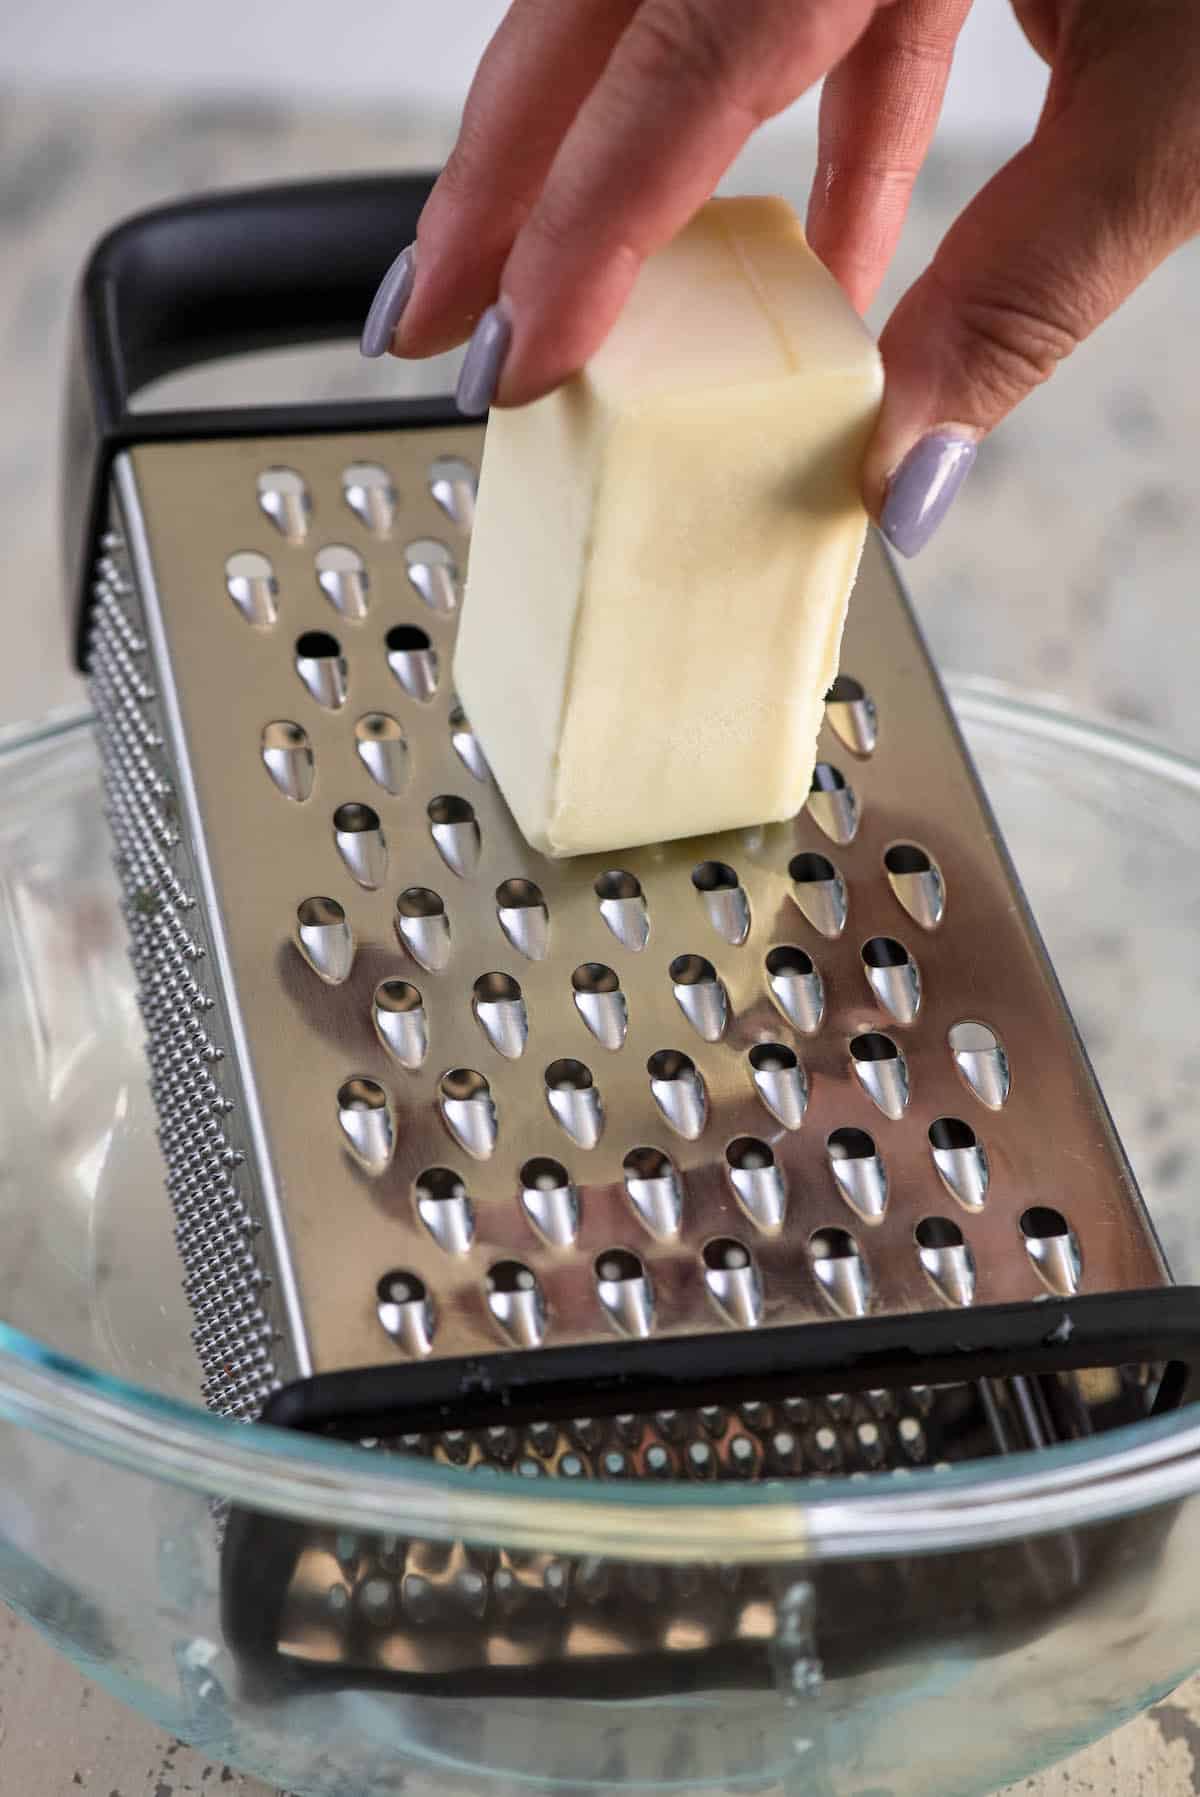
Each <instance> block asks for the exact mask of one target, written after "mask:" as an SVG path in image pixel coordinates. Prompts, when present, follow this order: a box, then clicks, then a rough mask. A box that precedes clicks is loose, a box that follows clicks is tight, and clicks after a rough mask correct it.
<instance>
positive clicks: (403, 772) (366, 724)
mask: <svg viewBox="0 0 1200 1797" xmlns="http://www.w3.org/2000/svg"><path fill="white" fill-rule="evenodd" d="M354 736H355V743H356V747H357V749H358V758H359V760H360V761H361V762H362V764H363V766H364V767H365V768H366V770H367V772H368V773H369V774H370V776H371V778H372V780H374V781H375V782H376V784H377V785H379V786H382V787H383V789H384V791H385V792H389V793H391V794H392V795H393V797H394V796H395V795H396V794H397V793H399V792H400V791H401V790H402V788H403V786H404V782H405V778H406V776H407V773H408V743H407V740H406V738H405V735H404V731H403V728H402V727H401V725H400V724H399V722H398V721H397V720H396V719H395V718H394V717H391V716H389V714H388V713H387V712H386V711H369V712H367V714H366V716H365V717H361V718H359V720H358V722H357V723H356V724H355V726H354Z"/></svg>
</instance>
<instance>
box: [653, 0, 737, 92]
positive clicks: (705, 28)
mask: <svg viewBox="0 0 1200 1797" xmlns="http://www.w3.org/2000/svg"><path fill="white" fill-rule="evenodd" d="M744 38H745V29H744V15H743V14H742V12H741V8H739V7H732V8H726V7H723V6H712V5H708V4H705V3H704V0H650V4H648V5H646V6H644V7H642V9H641V10H640V11H639V12H638V14H637V15H636V18H635V19H634V22H633V25H632V26H631V27H630V31H629V34H628V38H627V44H626V47H627V50H628V69H629V74H630V76H631V79H632V80H634V81H636V82H637V83H638V85H639V86H642V87H651V88H656V87H675V88H677V87H679V86H680V85H681V84H684V85H690V86H693V87H695V88H697V89H699V90H700V91H702V92H703V93H705V94H706V95H709V96H711V97H715V98H717V99H718V100H723V101H725V102H727V103H728V104H730V105H734V106H737V107H738V108H739V109H744V110H746V111H750V112H754V111H756V110H757V109H756V108H755V107H754V105H753V101H752V98H751V94H752V90H753V76H754V74H755V71H754V70H753V69H747V67H746V66H745V64H746V56H745V47H744Z"/></svg>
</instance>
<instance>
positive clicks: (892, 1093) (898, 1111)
mask: <svg viewBox="0 0 1200 1797" xmlns="http://www.w3.org/2000/svg"><path fill="white" fill-rule="evenodd" d="M850 1062H851V1065H852V1066H853V1068H854V1071H855V1073H856V1074H857V1075H858V1082H859V1084H860V1085H861V1087H862V1089H863V1091H864V1092H865V1093H866V1094H867V1096H868V1098H870V1099H871V1100H872V1102H873V1103H875V1104H876V1105H878V1107H879V1109H880V1110H881V1111H882V1112H883V1114H884V1116H885V1117H890V1118H891V1119H892V1120H893V1122H895V1121H896V1120H897V1119H898V1118H900V1117H903V1115H904V1113H905V1111H906V1110H907V1108H908V1098H909V1083H908V1063H907V1062H906V1060H905V1059H904V1056H903V1055H902V1054H901V1052H900V1050H899V1049H898V1048H897V1046H896V1044H895V1043H894V1042H893V1041H892V1038H891V1037H890V1036H884V1035H881V1034H880V1032H879V1031H878V1030H868V1031H866V1032H865V1033H864V1034H863V1035H861V1036H855V1037H854V1038H853V1039H852V1041H851V1043H850Z"/></svg>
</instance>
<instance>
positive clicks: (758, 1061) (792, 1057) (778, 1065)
mask: <svg viewBox="0 0 1200 1797" xmlns="http://www.w3.org/2000/svg"><path fill="white" fill-rule="evenodd" d="M749 1061H750V1065H751V1066H752V1067H753V1068H754V1070H755V1072H756V1073H784V1072H789V1071H791V1069H793V1068H795V1067H798V1066H799V1065H800V1063H799V1061H798V1060H797V1058H796V1054H795V1051H794V1050H793V1049H790V1048H788V1047H787V1046H786V1044H785V1043H783V1042H759V1043H758V1044H757V1045H756V1046H755V1047H754V1048H752V1049H751V1050H750V1054H749Z"/></svg>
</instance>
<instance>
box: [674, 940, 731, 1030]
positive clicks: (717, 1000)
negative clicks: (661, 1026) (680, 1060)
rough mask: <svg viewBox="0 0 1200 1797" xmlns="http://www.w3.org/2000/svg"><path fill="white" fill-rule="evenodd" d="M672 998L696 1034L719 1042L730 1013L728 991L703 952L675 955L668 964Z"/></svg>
mask: <svg viewBox="0 0 1200 1797" xmlns="http://www.w3.org/2000/svg"><path fill="white" fill-rule="evenodd" d="M670 974H671V985H672V987H673V989H674V992H675V1002H676V1004H677V1005H678V1006H679V1009H680V1010H681V1011H682V1012H683V1014H684V1016H685V1017H686V1018H687V1020H688V1022H689V1023H690V1024H691V1026H692V1028H693V1029H694V1030H695V1031H696V1034H697V1035H698V1036H703V1038H704V1040H705V1041H706V1042H719V1041H720V1040H721V1037H722V1036H723V1035H724V1034H725V1024H726V1022H727V1020H728V1017H729V994H728V993H727V992H726V990H725V983H724V981H723V980H722V979H721V977H720V976H719V974H718V973H717V970H716V968H715V967H714V966H713V964H712V962H711V961H707V960H705V958H704V956H703V955H677V956H676V957H675V959H674V960H673V961H672V962H671V967H670Z"/></svg>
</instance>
